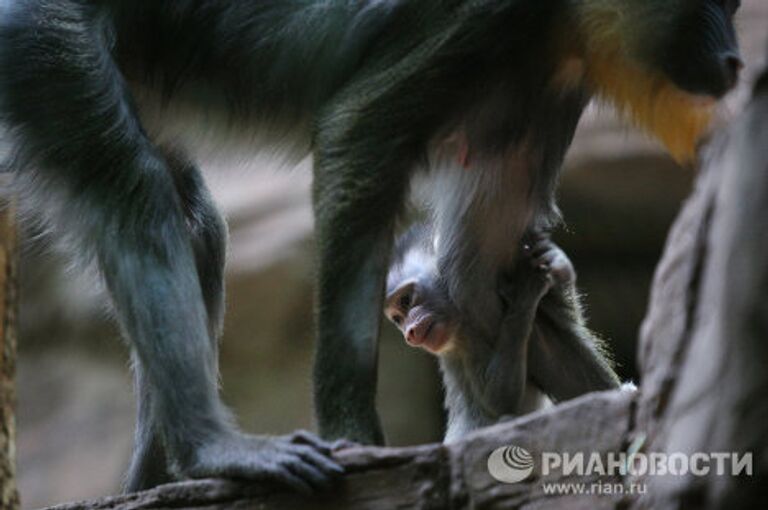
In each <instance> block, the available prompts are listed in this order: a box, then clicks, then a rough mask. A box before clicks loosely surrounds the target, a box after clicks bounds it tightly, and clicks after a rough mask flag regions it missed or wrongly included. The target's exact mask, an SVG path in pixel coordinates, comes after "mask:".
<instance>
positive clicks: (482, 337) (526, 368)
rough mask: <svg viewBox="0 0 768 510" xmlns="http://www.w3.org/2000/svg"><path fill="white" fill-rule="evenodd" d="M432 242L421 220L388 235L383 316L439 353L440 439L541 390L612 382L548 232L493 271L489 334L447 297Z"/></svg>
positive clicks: (583, 389)
mask: <svg viewBox="0 0 768 510" xmlns="http://www.w3.org/2000/svg"><path fill="white" fill-rule="evenodd" d="M434 246H435V239H434V236H433V233H432V230H431V229H430V227H429V226H427V225H423V224H419V225H416V226H415V227H412V228H411V229H410V230H409V231H408V232H406V233H405V234H404V235H403V236H402V237H401V238H400V239H399V240H398V242H397V244H396V246H395V253H394V257H393V260H392V264H391V266H390V270H389V274H388V278H387V297H386V302H385V314H386V316H387V318H388V319H389V320H390V321H392V322H393V323H394V324H395V326H397V328H398V329H399V330H400V331H401V332H402V334H403V336H404V337H405V340H406V342H408V344H409V345H411V346H414V347H420V348H422V349H425V350H426V351H428V352H430V353H432V354H434V355H436V356H437V357H438V359H439V362H440V368H441V371H442V374H443V382H444V385H445V406H446V409H447V411H448V425H447V427H446V435H445V441H446V442H450V441H454V440H456V439H458V438H460V437H462V436H464V435H465V434H467V433H468V432H471V431H473V430H475V429H477V428H480V427H484V426H488V425H492V424H494V423H496V422H497V421H498V420H499V419H500V418H502V417H504V416H519V415H521V414H524V413H526V412H530V411H533V410H535V409H537V408H538V407H540V406H541V405H542V404H543V403H544V402H545V401H546V400H545V399H544V398H543V397H544V396H546V397H549V398H550V399H551V400H552V401H554V402H560V401H563V400H568V399H571V398H574V397H577V396H579V395H582V394H584V393H588V392H591V391H600V390H608V389H614V388H618V387H619V378H618V377H617V376H616V373H615V372H614V371H613V368H612V367H611V363H610V361H609V359H608V357H607V356H606V352H605V348H604V346H603V344H602V342H601V341H600V339H599V338H597V337H596V336H595V335H594V334H593V333H592V332H591V331H590V330H589V329H588V328H587V326H586V324H585V319H584V315H583V312H582V309H581V304H580V302H579V296H578V293H577V291H576V276H575V272H574V269H573V265H572V264H571V261H570V260H569V259H568V257H567V256H566V254H565V253H564V252H563V250H561V249H560V248H559V247H558V246H557V245H556V244H555V243H554V242H552V240H551V239H550V237H549V235H548V234H545V233H542V232H533V231H531V232H529V233H528V234H526V236H525V237H524V239H523V247H522V251H521V256H520V257H518V261H517V262H516V263H515V266H514V267H512V268H511V270H510V271H509V272H508V273H507V274H504V275H502V276H501V277H500V278H499V283H498V289H499V296H500V298H501V300H502V302H503V303H504V308H505V312H504V316H503V319H502V321H501V323H500V325H499V327H498V328H496V329H497V330H496V331H495V333H494V334H491V335H489V334H488V329H487V328H484V327H481V325H478V324H476V321H473V320H471V319H470V318H469V317H468V316H467V315H466V314H463V313H462V310H460V309H458V307H457V306H456V305H455V303H456V302H457V300H455V299H452V297H451V291H453V292H461V282H448V281H446V280H445V278H444V275H442V274H441V273H440V271H439V270H438V267H439V264H438V260H437V256H436V253H435V248H434ZM478 277H483V276H482V275H478ZM449 289H452V290H449Z"/></svg>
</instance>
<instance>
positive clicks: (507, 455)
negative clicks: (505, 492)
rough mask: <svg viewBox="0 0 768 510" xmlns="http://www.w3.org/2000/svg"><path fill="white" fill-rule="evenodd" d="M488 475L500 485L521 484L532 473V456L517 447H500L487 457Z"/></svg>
mask: <svg viewBox="0 0 768 510" xmlns="http://www.w3.org/2000/svg"><path fill="white" fill-rule="evenodd" d="M488 473H490V475H491V476H492V477H494V478H495V479H496V480H498V481H499V482H502V483H518V482H522V481H523V480H525V479H526V478H528V477H529V476H531V473H533V456H532V455H531V454H530V453H528V451H527V450H525V449H524V448H520V447H519V446H502V447H501V448H497V449H495V450H493V451H492V452H491V454H490V455H489V456H488Z"/></svg>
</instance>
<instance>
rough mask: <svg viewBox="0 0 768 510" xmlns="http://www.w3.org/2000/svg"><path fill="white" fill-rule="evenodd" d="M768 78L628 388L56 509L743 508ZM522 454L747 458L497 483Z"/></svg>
mask: <svg viewBox="0 0 768 510" xmlns="http://www.w3.org/2000/svg"><path fill="white" fill-rule="evenodd" d="M767 148H768V73H767V74H766V75H765V76H764V77H763V79H762V80H760V81H759V82H758V85H757V86H756V88H755V97H754V99H753V101H752V102H751V103H750V105H749V106H748V107H747V108H746V110H745V112H744V113H743V114H742V115H741V116H740V117H739V118H738V119H737V120H736V121H735V122H734V123H733V125H732V126H731V127H730V128H729V129H728V130H727V131H725V132H724V133H723V135H722V136H720V137H718V139H717V140H716V141H715V143H713V145H712V148H711V149H710V151H709V154H708V156H707V158H706V160H707V164H706V165H705V167H704V168H703V169H702V171H701V174H700V176H699V178H698V182H697V186H696V189H695V191H694V193H693V195H692V196H691V198H690V199H689V200H688V202H687V203H686V205H685V206H684V208H683V210H682V212H681V214H680V216H679V218H678V220H677V222H676V224H675V225H674V227H673V229H672V231H671V233H670V236H669V240H668V243H667V247H666V250H665V253H664V256H663V258H662V261H661V263H660V264H659V267H658V270H657V273H656V277H655V281H654V287H653V293H652V297H651V303H650V308H649V311H648V315H647V319H646V321H645V324H644V327H643V331H642V333H641V336H642V343H641V353H640V357H641V365H642V366H641V372H642V386H641V388H640V391H639V392H638V393H628V392H613V393H603V394H594V395H589V396H586V397H584V398H582V399H579V400H575V401H572V402H568V403H566V404H564V405H561V406H558V407H555V408H552V409H549V410H546V411H543V412H541V413H538V414H535V415H530V416H527V417H523V418H521V419H518V420H515V421H513V422H509V423H505V424H501V425H498V426H496V427H493V428H489V429H485V430H482V431H479V432H478V433H477V434H475V435H473V436H471V437H469V438H468V439H467V440H465V441H463V442H461V443H457V444H454V445H450V446H444V445H427V446H422V447H416V448H404V449H373V448H359V449H351V450H346V451H343V452H339V454H338V456H339V459H340V461H341V462H342V463H343V464H344V465H345V466H346V467H347V470H348V476H347V477H346V478H345V480H344V482H343V484H342V485H341V486H340V487H339V488H338V489H337V490H335V491H333V492H332V493H331V494H327V495H324V496H317V497H314V498H311V499H304V498H300V497H297V496H293V495H288V494H285V493H284V492H281V491H280V490H279V489H278V488H275V487H272V488H270V487H267V486H264V485H263V484H237V483H233V482H224V481H211V480H208V481H198V482H187V483H180V484H172V485H167V486H163V487H159V488H157V489H154V490H152V491H148V492H145V493H141V494H131V495H126V496H119V497H114V498H108V499H104V500H100V501H95V502H90V503H79V504H73V505H65V506H61V507H57V508H58V509H59V510H86V509H89V510H90V509H94V510H95V509H126V510H127V509H131V510H139V509H160V508H189V509H217V508H260V509H276V510H283V509H286V510H288V509H290V510H300V509H305V508H306V509H310V508H311V509H321V510H322V509H334V510H344V509H355V510H378V509H382V510H385V509H386V510H389V509H394V508H408V509H435V510H443V509H464V508H477V509H504V508H525V509H543V508H557V509H568V510H572V509H582V508H583V509H590V510H594V509H602V508H621V509H626V508H634V509H644V508H653V509H667V508H669V509H672V508H674V509H680V508H691V509H742V508H745V509H748V508H765V500H766V494H768V483H766V482H768V435H766V433H765V427H766V423H768V370H766V366H767V365H768V149H767ZM504 445H516V446H520V447H523V448H525V449H527V450H528V451H530V452H534V453H541V452H559V453H565V452H569V453H573V454H575V453H578V452H583V453H585V454H587V455H589V454H593V453H598V454H599V455H601V456H603V457H606V456H607V455H608V454H611V453H618V452H624V451H627V449H628V447H629V446H630V445H633V446H636V445H642V446H641V448H642V451H643V452H647V453H654V452H666V453H678V452H679V453H686V454H691V453H694V452H703V453H710V452H736V453H739V454H744V453H747V452H751V453H752V455H753V458H754V473H753V475H752V476H739V477H734V476H729V475H725V476H718V475H715V474H710V475H707V476H697V477H694V476H692V475H687V476H671V475H670V476H650V475H646V476H644V477H642V478H639V479H633V478H632V477H631V476H627V477H624V478H619V477H616V478H611V477H607V476H604V477H598V476H589V475H588V476H578V477H575V476H566V477H563V476H562V475H557V474H550V475H548V476H543V472H542V471H541V466H540V465H538V464H537V465H536V468H535V470H534V475H533V476H532V477H530V478H528V479H527V480H525V481H524V482H521V483H517V484H503V483H499V482H497V481H495V480H494V479H493V478H492V477H491V476H490V474H489V472H488V468H487V459H488V455H489V453H490V452H491V451H493V450H494V449H496V448H498V447H500V446H504ZM558 481H562V482H565V483H570V482H578V483H584V484H587V485H589V484H591V483H593V482H600V483H619V484H622V485H623V486H624V487H627V486H628V484H629V483H638V484H645V485H646V487H647V489H646V490H645V492H644V493H642V494H641V495H632V496H620V495H615V494H610V493H603V492H596V493H592V494H589V495H588V494H583V495H573V494H571V495H561V496H553V495H551V494H547V493H546V492H545V491H544V489H543V487H544V484H546V483H548V482H558Z"/></svg>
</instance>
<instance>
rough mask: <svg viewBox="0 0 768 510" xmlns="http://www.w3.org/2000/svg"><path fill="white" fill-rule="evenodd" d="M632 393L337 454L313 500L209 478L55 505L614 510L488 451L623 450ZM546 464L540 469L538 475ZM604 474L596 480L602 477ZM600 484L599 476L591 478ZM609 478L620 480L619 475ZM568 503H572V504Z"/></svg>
mask: <svg viewBox="0 0 768 510" xmlns="http://www.w3.org/2000/svg"><path fill="white" fill-rule="evenodd" d="M632 399H633V394H631V393H603V394H595V395H590V396H588V397H585V398H584V399H580V400H575V401H573V402H569V403H567V404H565V405H563V406H560V407H558V408H556V409H554V410H550V411H545V412H542V413H538V414H535V415H530V416H527V417H525V418H522V419H519V420H516V421H514V422H509V423H505V424H501V425H498V426H496V427H492V428H488V429H485V430H482V431H480V432H478V433H477V434H475V435H473V436H471V437H469V438H468V439H467V440H466V441H463V442H461V443H457V444H455V445H451V446H443V445H438V444H433V445H426V446H421V447H414V448H359V449H350V450H346V451H343V452H340V453H339V454H338V456H339V460H340V461H341V462H342V463H343V464H344V466H345V467H346V469H347V472H348V475H347V476H346V478H345V480H344V482H343V483H342V484H341V485H340V486H339V488H338V489H337V490H335V491H333V493H331V494H328V495H325V496H317V497H313V498H311V499H306V498H302V497H299V496H293V495H287V494H285V493H283V492H281V491H279V489H276V488H271V489H270V488H268V487H264V486H259V485H256V484H251V485H246V484H236V483H232V482H224V481H213V480H205V481H199V482H186V483H180V484H171V485H166V486H163V487H158V488H156V489H154V490H151V491H148V492H144V493H140V494H130V495H126V496H119V497H114V498H107V499H104V500H100V501H95V502H89V503H77V504H73V505H64V506H59V507H55V508H56V509H57V510H97V509H125V510H127V509H131V510H148V509H161V508H190V509H206V510H212V509H220V508H221V509H223V508H258V509H264V510H266V509H276V510H277V509H280V510H283V509H285V510H302V509H317V510H342V509H354V510H392V509H395V508H403V509H420V510H447V509H454V508H455V509H459V508H483V509H505V508H519V507H525V508H568V509H579V508H584V509H594V510H599V509H602V508H614V507H615V505H616V503H617V500H616V499H615V498H614V497H613V496H611V495H604V496H584V497H579V498H574V497H573V496H570V497H567V498H561V497H553V496H550V495H546V494H544V493H543V492H542V489H541V487H542V482H544V481H557V480H558V478H557V476H552V475H550V476H549V477H547V478H545V479H542V477H541V476H540V474H539V472H538V471H534V475H533V476H532V477H530V478H529V479H528V480H526V481H524V482H522V483H518V484H510V485H506V484H501V483H499V482H497V481H495V480H494V479H493V478H491V476H490V474H489V473H488V468H487V460H488V455H489V454H490V453H491V452H492V451H493V450H495V449H496V448H499V447H500V446H505V445H516V446H520V447H523V448H525V449H527V450H528V451H531V452H538V451H555V452H560V451H569V452H570V451H572V452H576V451H588V452H598V453H601V454H605V453H608V452H612V451H620V450H621V449H622V448H624V446H625V445H624V440H625V437H626V436H627V433H628V431H629V426H630V422H629V419H628V417H629V416H630V415H631V413H630V407H631V405H632ZM538 468H539V466H537V469H538ZM596 479H597V478H595V480H596ZM583 481H585V482H591V481H594V480H592V479H588V480H583ZM602 481H606V482H608V481H612V480H610V479H606V480H602ZM563 505H566V506H563Z"/></svg>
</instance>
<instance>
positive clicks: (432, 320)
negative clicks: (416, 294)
mask: <svg viewBox="0 0 768 510" xmlns="http://www.w3.org/2000/svg"><path fill="white" fill-rule="evenodd" d="M450 338H451V334H450V328H449V327H448V325H447V324H446V323H445V322H443V321H441V320H440V319H439V318H437V317H436V316H435V315H434V314H432V313H429V312H427V313H425V314H423V315H421V316H419V317H418V318H417V319H416V320H415V321H414V323H413V324H412V325H411V326H410V327H409V328H408V329H407V332H406V335H405V340H406V342H408V345H411V346H413V347H421V348H422V349H426V350H428V351H430V352H432V353H434V354H438V353H440V352H442V351H444V350H445V348H446V347H447V345H448V344H449V342H450Z"/></svg>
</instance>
